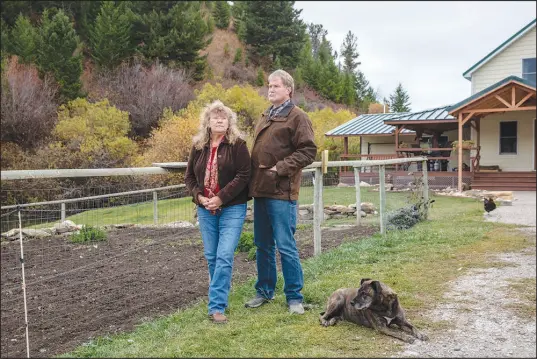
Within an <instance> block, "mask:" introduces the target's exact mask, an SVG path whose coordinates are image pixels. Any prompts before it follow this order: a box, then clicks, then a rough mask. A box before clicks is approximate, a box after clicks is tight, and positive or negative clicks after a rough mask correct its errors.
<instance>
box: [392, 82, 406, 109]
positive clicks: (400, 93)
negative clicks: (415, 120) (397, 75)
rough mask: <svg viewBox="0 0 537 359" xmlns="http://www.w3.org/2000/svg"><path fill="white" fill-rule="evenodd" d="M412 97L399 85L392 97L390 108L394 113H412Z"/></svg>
mask: <svg viewBox="0 0 537 359" xmlns="http://www.w3.org/2000/svg"><path fill="white" fill-rule="evenodd" d="M409 100H410V96H408V94H407V92H406V91H405V89H404V88H403V85H402V84H401V83H399V85H397V87H396V88H395V92H394V93H393V94H392V95H390V108H391V110H392V111H393V112H409V111H410V102H409Z"/></svg>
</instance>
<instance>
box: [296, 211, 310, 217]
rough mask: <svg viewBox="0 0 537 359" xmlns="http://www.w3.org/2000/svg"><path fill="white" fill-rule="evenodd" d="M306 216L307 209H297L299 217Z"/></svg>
mask: <svg viewBox="0 0 537 359" xmlns="http://www.w3.org/2000/svg"><path fill="white" fill-rule="evenodd" d="M308 214H310V211H308V210H307V209H299V210H298V215H299V216H306V215H308Z"/></svg>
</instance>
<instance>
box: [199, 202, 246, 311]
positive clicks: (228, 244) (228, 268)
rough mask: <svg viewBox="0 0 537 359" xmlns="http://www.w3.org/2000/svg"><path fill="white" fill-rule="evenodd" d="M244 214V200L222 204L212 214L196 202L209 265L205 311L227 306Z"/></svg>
mask: <svg viewBox="0 0 537 359" xmlns="http://www.w3.org/2000/svg"><path fill="white" fill-rule="evenodd" d="M245 217H246V203H244V204H237V205H234V206H229V207H224V208H222V210H221V211H219V213H217V214H216V215H213V214H211V212H209V211H208V210H206V209H205V208H203V207H200V206H198V221H199V224H200V231H201V238H202V240H203V247H204V254H205V258H206V259H207V264H208V265H209V280H210V284H209V315H211V314H214V313H224V311H225V309H226V308H227V305H228V295H229V288H230V286H231V275H232V271H233V259H234V256H235V249H237V245H238V244H239V238H240V236H241V231H242V226H243V224H244V218H245Z"/></svg>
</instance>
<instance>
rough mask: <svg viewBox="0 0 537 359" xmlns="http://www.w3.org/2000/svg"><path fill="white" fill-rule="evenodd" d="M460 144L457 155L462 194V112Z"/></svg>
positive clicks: (459, 186) (459, 187)
mask: <svg viewBox="0 0 537 359" xmlns="http://www.w3.org/2000/svg"><path fill="white" fill-rule="evenodd" d="M458 137H459V138H458V140H459V142H458V143H457V155H458V157H459V165H458V166H457V167H458V168H457V172H458V177H459V181H458V190H459V192H462V112H461V113H459V136H458Z"/></svg>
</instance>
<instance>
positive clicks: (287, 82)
mask: <svg viewBox="0 0 537 359" xmlns="http://www.w3.org/2000/svg"><path fill="white" fill-rule="evenodd" d="M273 77H279V78H281V79H282V83H283V85H284V86H285V87H287V88H289V89H291V92H290V93H289V97H293V93H294V92H295V80H293V76H291V75H289V73H288V72H286V71H284V70H276V71H274V72H273V73H271V74H270V76H269V77H268V80H269V81H270V79H271V78H273Z"/></svg>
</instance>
